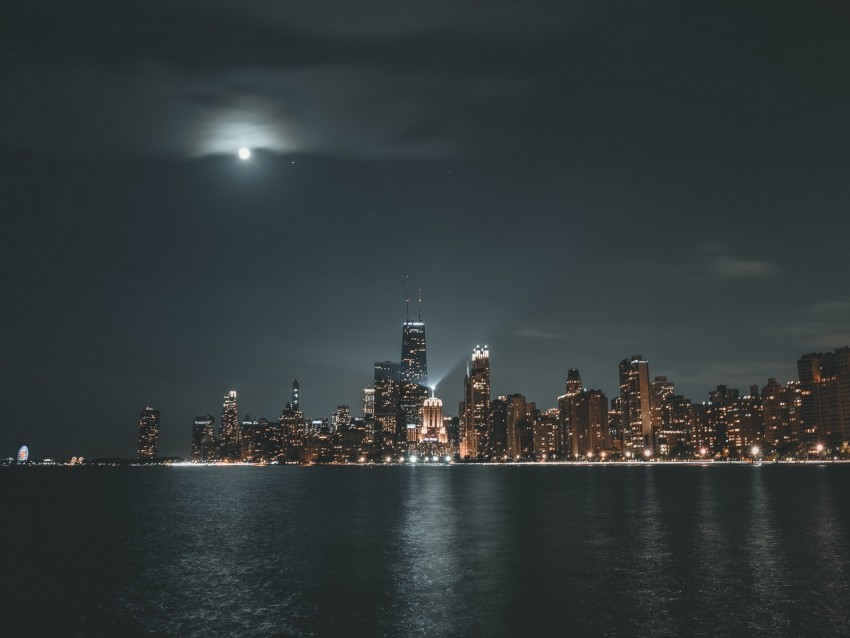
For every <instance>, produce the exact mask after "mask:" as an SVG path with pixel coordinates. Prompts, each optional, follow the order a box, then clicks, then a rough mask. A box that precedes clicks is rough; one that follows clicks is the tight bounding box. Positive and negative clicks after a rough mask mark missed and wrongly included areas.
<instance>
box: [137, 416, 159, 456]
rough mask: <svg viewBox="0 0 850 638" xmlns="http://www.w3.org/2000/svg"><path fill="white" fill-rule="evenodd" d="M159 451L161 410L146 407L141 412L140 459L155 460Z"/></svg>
mask: <svg viewBox="0 0 850 638" xmlns="http://www.w3.org/2000/svg"><path fill="white" fill-rule="evenodd" d="M158 452H159V410H154V409H153V408H150V407H148V408H145V409H144V410H142V411H141V412H140V413H139V441H138V455H139V460H140V461H153V460H154V459H156V457H157V454H158Z"/></svg>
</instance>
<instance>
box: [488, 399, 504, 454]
mask: <svg viewBox="0 0 850 638" xmlns="http://www.w3.org/2000/svg"><path fill="white" fill-rule="evenodd" d="M490 450H491V452H492V455H493V457H494V458H496V459H504V458H506V457H507V455H508V403H507V397H496V398H495V399H493V400H492V401H491V402H490Z"/></svg>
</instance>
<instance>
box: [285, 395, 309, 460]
mask: <svg viewBox="0 0 850 638" xmlns="http://www.w3.org/2000/svg"><path fill="white" fill-rule="evenodd" d="M277 431H278V432H279V436H280V437H281V441H282V446H281V451H280V458H281V460H283V461H290V462H297V461H303V460H304V446H305V445H306V444H307V438H308V437H307V422H306V420H305V419H304V414H303V413H302V412H301V411H300V410H295V409H293V407H292V403H287V404H286V407H284V409H283V412H281V413H280V417H279V418H278V427H277Z"/></svg>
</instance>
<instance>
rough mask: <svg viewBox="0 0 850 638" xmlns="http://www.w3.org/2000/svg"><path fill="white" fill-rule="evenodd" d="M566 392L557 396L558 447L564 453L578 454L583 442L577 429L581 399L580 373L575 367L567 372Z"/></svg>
mask: <svg viewBox="0 0 850 638" xmlns="http://www.w3.org/2000/svg"><path fill="white" fill-rule="evenodd" d="M566 390H567V391H566V392H565V393H564V394H562V395H561V396H559V397H558V421H559V424H560V428H559V430H560V434H559V439H560V448H561V450H562V451H563V452H564V453H565V454H569V455H572V456H578V455H579V454H581V452H580V450H581V449H583V444H582V442H581V440H580V433H579V431H578V406H579V403H580V401H581V393H582V387H581V375H580V374H579V372H578V370H577V369H576V368H570V371H569V372H568V373H567V388H566Z"/></svg>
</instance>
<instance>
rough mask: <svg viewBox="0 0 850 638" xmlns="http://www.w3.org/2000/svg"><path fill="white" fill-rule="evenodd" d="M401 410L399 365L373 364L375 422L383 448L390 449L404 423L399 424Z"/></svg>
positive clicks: (394, 363)
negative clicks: (377, 424)
mask: <svg viewBox="0 0 850 638" xmlns="http://www.w3.org/2000/svg"><path fill="white" fill-rule="evenodd" d="M400 409H401V363H398V362H395V361H376V362H375V420H376V421H377V422H378V423H379V426H378V427H379V429H380V438H381V440H382V443H383V447H392V445H393V443H394V442H395V440H396V438H397V437H398V436H399V434H400V432H401V431H402V428H405V427H406V426H407V424H406V423H401V424H400V423H399V412H400ZM402 420H403V419H402Z"/></svg>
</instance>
